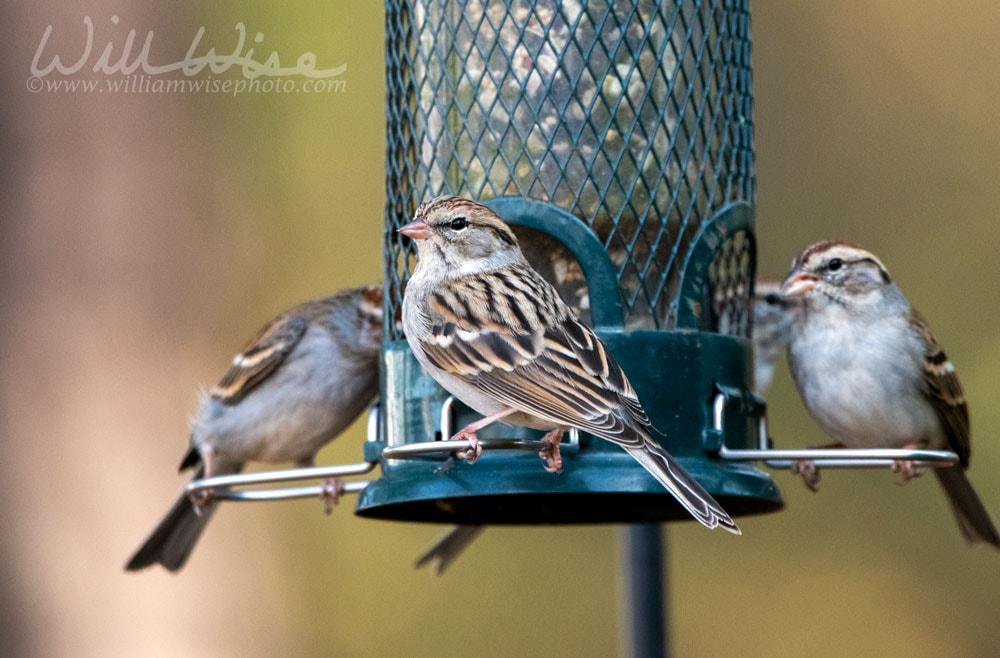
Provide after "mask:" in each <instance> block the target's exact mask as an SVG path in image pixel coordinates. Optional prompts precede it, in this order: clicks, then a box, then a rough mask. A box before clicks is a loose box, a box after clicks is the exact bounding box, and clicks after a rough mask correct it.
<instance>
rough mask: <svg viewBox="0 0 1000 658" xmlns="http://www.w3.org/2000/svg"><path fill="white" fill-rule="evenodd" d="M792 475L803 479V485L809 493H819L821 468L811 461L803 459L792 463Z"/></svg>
mask: <svg viewBox="0 0 1000 658" xmlns="http://www.w3.org/2000/svg"><path fill="white" fill-rule="evenodd" d="M792 474H793V475H799V476H801V477H802V483H803V484H805V485H806V488H807V489H809V491H811V492H813V493H816V492H818V491H819V478H820V474H819V467H818V466H816V462H814V461H813V460H811V459H801V460H798V461H795V462H792Z"/></svg>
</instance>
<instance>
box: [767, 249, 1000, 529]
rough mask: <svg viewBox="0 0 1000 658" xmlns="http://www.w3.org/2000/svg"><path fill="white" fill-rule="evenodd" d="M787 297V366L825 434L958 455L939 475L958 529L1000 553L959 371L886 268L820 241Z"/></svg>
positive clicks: (798, 263) (847, 442)
mask: <svg viewBox="0 0 1000 658" xmlns="http://www.w3.org/2000/svg"><path fill="white" fill-rule="evenodd" d="M781 292H782V294H783V295H784V296H786V297H792V298H799V299H801V300H802V307H801V313H799V314H797V315H796V319H795V321H794V322H793V324H792V332H791V340H790V343H789V348H788V357H789V365H790V367H791V371H792V378H793V379H794V380H795V384H796V387H797V388H798V390H799V393H800V394H801V396H802V399H803V401H804V402H805V405H806V407H807V408H808V409H809V412H810V413H811V414H812V416H813V418H815V419H816V421H817V422H818V423H819V425H820V427H822V428H823V431H825V432H826V433H827V434H828V435H829V436H830V437H831V438H832V439H833V440H834V441H835V442H836V445H841V446H846V447H849V448H930V449H946V450H952V451H954V452H956V453H957V454H958V456H959V458H960V461H961V465H960V466H954V467H949V468H935V469H933V470H934V473H935V475H937V478H938V481H939V482H940V483H941V486H942V488H943V489H944V491H945V494H946V495H947V496H948V500H949V501H950V503H951V507H952V511H953V512H954V514H955V517H956V519H957V520H958V525H959V528H960V529H961V531H962V534H963V535H964V536H965V538H966V539H967V540H968V541H969V542H972V543H975V542H985V543H987V544H991V545H992V546H994V547H998V548H1000V536H998V535H997V530H996V528H995V527H994V525H993V521H992V520H991V519H990V515H989V513H988V512H987V511H986V508H985V507H984V506H983V503H982V501H980V500H979V496H977V495H976V492H975V490H974V489H973V488H972V484H971V483H970V482H969V480H968V478H966V476H965V469H966V468H967V467H968V465H969V454H970V444H969V410H968V406H967V405H966V402H965V396H964V394H963V393H962V387H961V385H959V383H958V377H957V376H956V374H955V367H954V366H953V365H952V363H951V361H949V360H948V357H947V356H945V353H944V351H943V350H942V348H941V345H940V343H938V340H937V338H936V337H935V336H934V333H933V332H932V331H931V328H930V327H929V326H928V324H927V322H926V321H925V320H924V319H923V317H921V316H920V314H919V313H917V312H916V311H915V310H914V309H913V308H911V307H910V304H909V302H908V301H907V300H906V297H904V296H903V293H902V292H901V291H900V290H899V287H898V286H897V285H896V284H895V283H893V281H892V279H891V278H890V277H889V272H888V271H887V270H886V268H885V266H884V265H883V264H882V261H880V260H879V259H878V258H877V257H875V256H874V255H873V254H872V253H870V252H868V251H865V250H864V249H860V248H858V247H856V246H854V245H851V244H847V243H843V242H820V243H818V244H814V245H812V246H811V247H809V248H808V249H806V250H805V251H803V252H802V253H801V254H799V255H798V256H797V257H796V258H795V260H794V262H793V263H792V270H791V273H790V274H789V275H788V278H787V279H785V282H784V283H783V284H782V287H781ZM895 470H897V471H898V472H900V473H902V475H903V478H904V481H908V480H909V479H911V478H912V477H913V476H914V475H915V474H916V472H915V470H914V466H913V464H912V463H911V462H897V464H896V465H895ZM806 475H808V471H807V473H806ZM807 484H808V482H807Z"/></svg>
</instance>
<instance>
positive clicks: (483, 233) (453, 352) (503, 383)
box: [400, 196, 739, 534]
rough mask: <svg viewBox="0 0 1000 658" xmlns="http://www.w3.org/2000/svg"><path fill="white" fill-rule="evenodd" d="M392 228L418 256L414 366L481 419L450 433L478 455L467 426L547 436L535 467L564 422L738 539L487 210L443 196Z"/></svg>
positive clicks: (554, 459) (411, 320)
mask: <svg viewBox="0 0 1000 658" xmlns="http://www.w3.org/2000/svg"><path fill="white" fill-rule="evenodd" d="M400 233H402V234H403V235H406V236H408V237H410V238H411V239H413V240H414V242H415V243H416V245H417V252H418V261H417V267H416V270H415V271H414V273H413V276H412V277H411V278H410V280H409V281H408V283H407V287H406V293H405V296H404V299H403V328H404V330H405V332H406V339H407V342H408V343H409V345H410V349H412V350H413V352H414V354H415V356H416V357H417V360H418V361H419V362H420V365H421V366H422V367H423V368H424V370H425V371H426V372H427V373H428V374H429V375H430V376H431V377H433V378H434V379H435V380H436V381H437V382H438V383H439V384H441V386H443V387H444V388H445V389H446V390H447V391H449V392H450V393H451V394H452V395H454V396H455V397H456V398H458V399H459V400H461V401H462V402H464V403H465V404H467V405H469V406H470V407H472V408H473V409H475V410H476V411H477V412H479V413H480V414H483V416H484V417H483V418H482V419H480V420H478V421H476V422H474V423H471V424H469V425H468V426H466V427H465V428H463V429H461V430H459V432H458V433H457V434H456V435H455V436H454V437H453V438H454V439H455V440H466V441H468V442H469V446H470V447H469V450H468V451H466V452H465V453H464V454H461V455H459V456H460V457H463V458H466V459H469V461H470V462H472V461H475V460H476V459H477V458H478V456H479V454H480V453H481V451H482V448H481V447H480V446H479V441H478V439H477V437H476V432H477V431H478V430H480V429H482V428H483V427H485V426H486V425H488V424H490V423H493V422H496V421H502V422H505V423H507V424H511V425H523V426H526V427H531V428H534V429H541V430H545V431H546V432H548V433H547V434H546V436H545V437H544V438H543V442H544V443H545V444H546V446H547V447H546V449H545V450H543V451H542V455H543V456H544V457H545V458H546V462H547V470H557V469H558V467H559V464H560V462H561V458H560V456H559V451H558V447H559V439H560V437H561V435H562V434H563V432H564V431H565V430H566V429H568V428H570V427H576V428H577V429H580V430H582V431H585V432H589V433H591V434H593V435H595V436H598V437H601V438H603V439H606V440H608V441H611V442H613V443H616V444H617V445H619V446H621V447H622V448H624V449H625V451H626V452H628V453H629V454H630V455H631V456H632V457H633V458H634V459H635V460H636V461H638V462H639V463H640V464H642V466H643V467H644V468H646V470H647V471H649V472H650V473H651V474H652V475H653V476H654V477H655V478H656V479H657V480H658V481H659V482H660V483H661V484H662V485H663V486H664V487H666V489H667V490H668V491H670V493H671V494H673V496H674V497H675V498H676V499H677V500H678V502H680V503H681V505H682V506H683V507H684V508H685V509H687V510H688V512H690V513H691V515H692V516H694V517H695V518H696V519H697V520H698V521H700V522H701V523H702V524H703V525H705V526H707V527H709V528H715V527H718V526H722V527H723V528H725V529H726V530H729V531H730V532H733V533H736V534H739V528H737V526H736V524H735V523H734V522H733V520H732V518H730V516H729V514H727V513H726V511H725V510H724V509H722V507H721V506H720V505H719V503H718V502H716V501H715V499H714V498H712V496H711V495H710V494H709V493H708V492H707V491H705V489H704V488H703V487H702V486H701V485H700V484H698V482H697V481H696V480H695V479H694V478H692V477H691V476H690V475H688V474H687V472H685V471H684V470H683V469H682V468H681V467H680V465H679V464H678V463H677V462H676V461H675V460H674V459H673V458H672V457H671V456H670V455H669V454H667V452H666V451H665V450H664V449H663V447H662V446H660V445H659V444H658V443H657V442H656V441H654V440H653V439H652V438H651V437H650V436H649V434H648V432H647V428H648V427H649V419H648V418H647V416H646V414H645V412H644V411H643V409H642V405H641V404H640V403H639V400H638V398H637V397H636V394H635V391H634V390H633V388H632V386H631V384H629V382H628V379H627V378H626V377H625V373H624V372H623V371H622V369H621V367H620V366H619V365H618V364H617V362H616V361H615V359H614V356H613V355H612V354H611V352H609V351H608V350H607V348H605V346H604V345H603V344H602V343H601V341H600V340H599V339H598V338H597V336H596V335H595V334H594V332H593V331H591V330H590V329H589V328H588V327H586V326H585V325H583V324H581V323H580V322H579V321H578V320H577V319H576V317H575V316H574V315H573V314H572V312H571V311H570V310H569V309H568V307H567V306H566V303H565V302H564V301H563V300H562V299H561V298H560V297H559V295H558V293H557V292H556V291H555V289H554V288H553V287H552V286H551V284H549V283H548V282H547V281H545V280H544V279H543V278H542V277H541V276H539V275H538V273H536V272H535V271H534V270H533V269H532V268H531V266H530V265H529V264H528V262H527V261H526V260H525V258H524V255H523V254H522V253H521V250H520V248H519V247H518V242H517V238H516V237H515V236H514V233H513V232H512V231H511V229H510V227H508V226H507V225H506V224H505V223H504V222H503V220H501V219H500V217H498V216H497V215H496V213H494V212H493V211H491V210H490V209H489V208H487V207H485V206H483V205H481V204H478V203H475V202H473V201H469V200H467V199H463V198H460V197H454V196H443V197H438V198H435V199H432V200H430V201H428V202H426V203H424V204H423V205H421V206H420V207H419V208H418V209H417V212H416V214H415V216H414V219H413V221H412V222H410V223H409V224H407V225H406V226H404V227H402V228H401V229H400Z"/></svg>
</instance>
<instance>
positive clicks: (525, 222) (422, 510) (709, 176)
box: [188, 0, 958, 655]
mask: <svg viewBox="0 0 1000 658" xmlns="http://www.w3.org/2000/svg"><path fill="white" fill-rule="evenodd" d="M484 4H485V5H486V6H484ZM386 87H387V89H386V118H387V140H386V215H385V232H384V239H385V250H384V253H385V285H386V290H385V317H387V318H394V317H396V316H397V313H398V311H399V308H400V305H401V304H402V291H403V286H404V284H405V282H406V280H407V278H408V277H409V275H410V272H411V268H412V266H413V263H414V254H413V248H412V245H411V244H410V243H409V242H408V241H407V240H405V239H404V238H402V237H401V236H400V235H399V234H398V233H397V229H398V228H399V227H400V226H402V225H403V224H404V223H406V222H407V221H409V219H410V218H411V216H412V214H413V212H414V211H415V210H416V207H417V206H418V205H419V204H420V202H422V201H424V200H425V199H428V198H430V197H432V196H435V195H438V194H446V193H447V194H456V195H460V196H465V197H468V198H472V199H477V200H480V201H484V202H485V203H486V204H487V205H488V206H490V207H491V208H492V209H493V210H494V211H495V212H497V213H498V214H499V215H500V216H501V217H503V218H504V220H506V221H507V222H508V223H510V224H511V225H513V226H514V227H515V230H516V231H517V232H518V236H519V240H520V241H521V243H522V248H523V249H524V251H525V253H526V256H527V257H528V259H529V261H531V262H532V265H533V266H535V267H536V269H538V270H539V271H541V272H543V273H546V274H549V275H553V276H554V278H555V280H553V281H552V282H553V283H554V284H556V285H557V287H558V288H559V290H560V292H561V293H562V294H563V296H564V297H565V298H566V299H567V301H569V302H570V303H571V304H573V305H576V306H578V308H579V309H580V310H581V311H582V313H583V314H584V315H588V314H589V319H590V322H591V326H592V327H593V328H594V330H595V331H596V333H597V334H598V336H600V338H601V339H602V340H603V341H604V342H605V343H606V344H607V345H608V347H609V348H610V349H611V350H612V351H613V352H614V354H615V357H616V358H617V359H618V361H619V363H620V364H621V365H622V367H623V368H624V370H625V372H626V373H627V375H628V377H629V380H630V381H631V382H632V385H633V387H634V388H635V390H636V392H637V393H638V395H639V398H640V400H641V401H642V403H643V406H644V408H645V409H646V411H647V413H648V414H649V417H650V419H651V420H652V422H653V426H654V427H655V428H656V429H657V430H659V432H662V436H663V437H665V438H661V440H662V442H663V444H664V446H665V447H666V448H667V449H668V450H669V452H670V453H671V454H672V455H674V456H675V457H676V458H677V459H678V461H679V462H680V463H681V464H682V465H683V467H684V468H685V469H687V470H688V471H689V472H690V473H691V475H693V476H694V477H695V478H697V479H698V480H699V482H701V483H702V485H703V486H704V487H705V488H706V489H707V490H708V491H709V492H710V493H711V494H712V495H713V496H715V497H716V498H717V499H718V501H719V502H720V503H721V504H722V505H723V506H724V507H725V508H726V510H727V511H728V512H729V513H730V514H732V515H733V516H741V515H748V514H757V513H764V512H771V511H776V510H779V509H781V508H782V506H783V502H782V499H781V496H780V493H779V491H778V488H777V486H776V485H775V484H774V482H773V480H772V479H771V477H770V476H769V475H768V474H767V473H766V472H764V471H762V470H760V469H759V468H758V467H757V466H758V462H762V463H763V464H765V465H767V466H768V467H770V468H789V467H790V466H791V465H792V463H793V462H794V461H796V460H804V459H811V460H815V461H816V464H817V466H820V467H822V468H831V467H832V468H846V467H850V468H858V467H886V466H889V465H890V464H891V463H892V461H893V460H898V459H910V460H915V461H918V462H920V463H921V464H924V465H927V466H935V467H941V466H950V465H952V464H954V463H957V461H958V458H957V456H956V455H955V454H954V453H951V452H944V451H930V450H831V449H826V450H824V449H814V450H775V449H773V448H772V442H771V440H770V439H769V438H768V436H767V424H766V415H765V407H764V404H763V402H762V401H761V400H759V399H757V398H755V397H754V396H753V395H752V394H751V393H750V382H749V377H750V374H749V373H750V372H751V368H750V363H751V358H752V355H751V344H750V341H749V336H750V332H751V329H752V327H751V317H752V313H751V307H750V300H751V298H752V294H753V290H752V288H753V279H754V274H755V266H756V246H755V241H754V240H755V238H754V222H753V210H754V205H753V204H754V169H753V162H754V156H753V120H752V109H753V97H752V90H751V66H750V14H749V7H748V0H724V1H721V2H720V1H704V2H703V1H699V0H681V1H680V2H655V1H652V0H650V1H646V2H633V0H604V1H603V2H588V3H581V2H558V1H556V0H548V1H543V0H538V1H534V2H533V1H529V0H524V1H522V2H514V3H507V2H484V1H483V0H386ZM567 272H571V273H572V272H577V273H579V274H582V276H567ZM550 280H551V279H550ZM383 353H384V358H383V361H382V364H381V373H380V375H381V377H380V380H381V403H380V404H379V405H377V406H375V407H373V408H372V411H371V415H370V416H369V423H368V441H367V442H366V444H365V446H364V460H363V461H362V462H360V463H358V464H349V465H342V466H329V467H315V468H298V469H291V470H282V471H269V472H259V473H250V474H241V475H227V476H221V477H213V478H206V479H202V480H198V481H195V482H192V483H191V484H190V485H189V486H188V491H190V492H195V491H197V490H200V489H204V488H207V487H212V488H214V489H215V490H216V496H217V498H218V499H220V500H284V499H290V498H303V497H317V496H319V495H321V493H322V487H321V486H319V485H314V486H303V487H292V488H273V485H274V484H276V483H279V482H288V481H298V480H319V479H323V478H327V477H332V476H348V475H367V474H369V473H371V472H372V471H374V469H375V468H376V466H379V467H380V469H381V476H380V477H379V478H377V479H375V480H361V481H354V482H350V483H348V485H347V491H348V492H356V493H359V494H360V497H359V500H358V504H357V507H356V509H355V513H357V514H359V515H361V516H368V517H376V518H385V519H400V520H407V521H418V520H419V521H433V522H449V523H476V524H480V523H510V524H525V523H601V522H611V523H632V524H652V523H654V522H662V521H671V520H675V519H686V518H688V515H687V513H686V512H684V510H683V508H681V506H680V505H679V504H678V503H677V502H676V501H675V500H674V499H673V497H672V496H671V495H670V494H669V493H668V492H667V491H666V490H664V489H663V488H662V487H661V486H660V485H659V484H658V483H657V482H656V481H655V480H654V479H653V478H652V477H650V476H649V475H648V474H647V473H646V471H645V470H644V469H643V468H642V467H641V466H639V464H637V463H636V462H634V461H633V460H632V459H631V458H630V457H629V456H628V455H627V454H626V453H625V452H624V451H622V450H620V449H619V448H617V447H616V446H614V445H612V444H610V443H609V442H607V441H602V440H594V439H593V437H590V436H588V435H586V434H582V435H581V434H580V433H578V432H575V431H574V432H571V433H569V439H568V442H565V443H564V444H563V446H562V453H563V455H564V462H563V463H564V472H563V473H562V474H561V475H553V474H550V473H546V472H545V471H544V470H543V469H542V468H541V466H540V464H539V459H538V456H537V454H533V453H537V452H538V450H539V449H540V448H541V444H540V442H539V441H538V439H539V437H540V434H541V433H539V432H535V431H532V430H528V429H525V428H511V427H507V426H504V425H501V424H496V425H494V426H491V427H489V428H486V429H484V430H482V431H481V432H480V438H481V439H482V443H483V448H484V451H485V452H484V455H483V457H482V458H481V459H480V460H479V462H478V463H476V464H474V465H469V464H466V463H464V462H462V461H460V460H457V459H455V458H454V456H453V455H454V453H455V452H456V451H458V450H462V449H464V448H467V447H468V444H467V442H465V441H452V440H450V437H451V435H452V432H453V430H454V429H457V428H460V427H462V426H464V425H465V424H466V423H468V422H470V421H472V420H475V419H476V418H478V416H477V415H476V414H475V413H474V412H472V411H471V410H470V409H468V408H467V407H465V405H463V404H461V403H459V402H457V401H455V400H454V399H453V398H451V397H450V396H449V395H448V394H447V393H446V392H445V391H444V390H443V389H441V388H440V387H439V386H438V385H437V383H435V382H434V381H433V380H432V379H431V378H430V377H428V376H427V375H426V374H424V373H423V371H422V370H421V368H420V366H419V365H418V364H417V361H416V359H415V358H414V357H413V355H412V353H411V352H410V351H409V348H408V346H407V344H406V341H405V339H404V337H403V335H402V333H401V329H400V328H399V327H397V326H395V323H393V322H387V323H386V324H385V346H384V348H383ZM529 453H532V454H529ZM259 485H264V486H265V487H268V485H271V486H270V487H269V488H263V489H259V488H258V489H249V490H248V489H244V487H248V486H250V487H254V486H259ZM708 537H709V535H706V539H708ZM660 542H661V533H660V530H659V527H658V526H656V525H635V526H631V527H628V528H627V529H626V534H625V545H626V551H625V560H624V562H625V564H624V565H623V567H624V572H623V574H624V578H625V580H626V591H627V593H628V594H627V597H626V601H627V605H628V608H627V614H626V618H625V622H626V624H627V625H628V626H629V628H628V633H627V634H628V638H629V639H628V646H629V647H630V650H631V652H632V655H654V654H662V653H663V652H664V648H665V646H666V632H665V627H664V617H665V615H664V608H663V593H662V579H661V578H656V577H650V574H657V573H662V571H661V569H662V546H661V543H660Z"/></svg>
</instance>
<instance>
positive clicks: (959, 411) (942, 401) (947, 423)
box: [911, 310, 971, 467]
mask: <svg viewBox="0 0 1000 658" xmlns="http://www.w3.org/2000/svg"><path fill="white" fill-rule="evenodd" d="M911 314H912V318H913V322H914V324H916V325H917V326H918V327H919V328H920V331H921V332H922V333H923V336H924V340H925V344H926V346H927V347H926V350H925V351H924V382H925V384H926V385H927V388H926V390H925V391H924V394H925V395H926V396H927V399H929V400H930V401H931V404H932V405H933V406H934V411H935V412H936V413H937V416H938V419H939V420H940V421H941V426H942V427H943V428H944V432H945V435H946V436H947V438H948V445H949V447H950V448H951V449H952V450H954V451H955V452H956V453H957V454H958V456H959V459H960V460H961V463H962V466H963V467H967V466H968V465H969V455H970V452H971V444H970V442H969V406H968V404H966V402H965V393H964V392H963V391H962V385H961V384H960V383H959V382H958V375H956V374H955V366H954V365H952V363H951V361H950V360H949V359H948V356H947V355H946V354H945V353H944V350H943V349H942V348H941V343H939V342H938V339H937V336H935V335H934V332H933V331H931V328H930V325H928V324H927V321H926V320H925V319H924V318H923V316H921V315H920V314H919V313H918V312H917V311H915V310H914V311H911Z"/></svg>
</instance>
